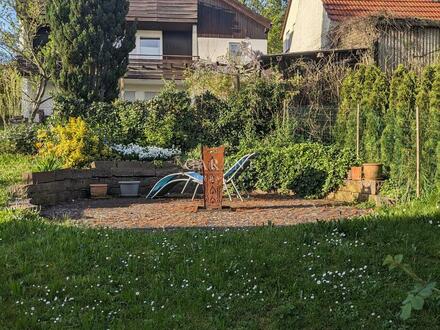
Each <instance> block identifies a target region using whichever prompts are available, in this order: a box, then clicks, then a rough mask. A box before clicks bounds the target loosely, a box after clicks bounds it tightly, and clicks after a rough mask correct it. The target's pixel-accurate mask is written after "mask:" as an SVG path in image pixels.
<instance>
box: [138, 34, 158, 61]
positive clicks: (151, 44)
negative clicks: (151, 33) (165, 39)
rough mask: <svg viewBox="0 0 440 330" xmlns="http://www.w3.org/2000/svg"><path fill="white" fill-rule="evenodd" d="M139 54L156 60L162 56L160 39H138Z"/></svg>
mask: <svg viewBox="0 0 440 330" xmlns="http://www.w3.org/2000/svg"><path fill="white" fill-rule="evenodd" d="M140 54H141V55H147V56H151V58H153V59H154V58H157V59H158V58H159V57H160V55H162V54H161V41H160V38H140Z"/></svg>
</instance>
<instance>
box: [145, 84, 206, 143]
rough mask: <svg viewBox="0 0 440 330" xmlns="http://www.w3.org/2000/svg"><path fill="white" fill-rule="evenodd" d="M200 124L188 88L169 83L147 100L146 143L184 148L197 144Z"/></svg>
mask: <svg viewBox="0 0 440 330" xmlns="http://www.w3.org/2000/svg"><path fill="white" fill-rule="evenodd" d="M199 130H200V127H199V125H198V122H197V118H196V114H195V111H194V108H193V107H192V106H191V99H190V97H189V95H188V93H187V92H185V91H181V90H178V89H177V88H175V86H174V85H173V84H167V85H166V86H165V88H164V89H163V90H162V92H161V93H160V94H159V95H158V96H157V97H155V98H154V99H152V100H151V101H150V102H149V104H148V116H147V120H146V125H145V131H144V138H145V140H144V145H145V146H148V145H154V146H158V147H162V148H172V147H174V146H176V147H179V148H180V149H181V150H182V151H186V150H190V149H192V148H194V146H196V145H197V142H198V141H197V134H198V131H199Z"/></svg>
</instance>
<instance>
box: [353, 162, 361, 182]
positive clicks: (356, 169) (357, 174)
mask: <svg viewBox="0 0 440 330" xmlns="http://www.w3.org/2000/svg"><path fill="white" fill-rule="evenodd" d="M351 179H352V180H354V181H361V180H362V167H361V166H353V167H352V168H351Z"/></svg>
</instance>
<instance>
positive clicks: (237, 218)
mask: <svg viewBox="0 0 440 330" xmlns="http://www.w3.org/2000/svg"><path fill="white" fill-rule="evenodd" d="M225 204H226V205H228V206H230V207H232V211H231V210H229V211H214V212H206V211H199V212H195V209H197V206H198V205H202V202H201V201H195V202H192V201H191V200H188V199H158V200H153V201H151V200H146V199H144V198H142V199H108V200H82V201H77V202H74V203H71V204H64V205H58V206H54V207H51V208H48V209H46V210H43V212H42V213H43V215H44V216H46V217H49V218H52V219H60V218H64V219H65V218H68V219H72V221H74V222H75V223H78V224H83V225H87V226H92V227H110V228H138V229H154V228H156V229H158V228H159V229H162V228H197V227H209V228H211V227H253V226H265V225H269V224H273V225H276V226H288V225H295V224H299V223H310V222H316V221H331V220H337V219H341V218H352V217H356V216H361V215H365V214H367V213H368V212H369V211H368V210H366V209H359V208H356V207H354V206H349V205H344V204H341V203H335V202H332V201H328V200H304V199H297V198H292V197H282V196H269V195H264V196H253V197H251V198H250V199H247V200H245V201H244V202H240V201H237V200H234V201H233V202H232V203H231V202H229V201H227V202H225Z"/></svg>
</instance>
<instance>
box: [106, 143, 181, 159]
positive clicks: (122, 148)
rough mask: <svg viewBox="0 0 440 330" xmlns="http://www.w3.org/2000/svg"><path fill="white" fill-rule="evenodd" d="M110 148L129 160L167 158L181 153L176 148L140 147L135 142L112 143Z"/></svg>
mask: <svg viewBox="0 0 440 330" xmlns="http://www.w3.org/2000/svg"><path fill="white" fill-rule="evenodd" d="M111 148H112V150H113V151H115V152H116V153H118V154H119V155H120V156H121V157H123V158H124V159H131V160H168V159H171V158H173V157H175V156H178V155H180V154H181V152H180V150H178V149H164V148H159V147H154V146H151V147H141V146H139V145H137V144H133V143H132V144H129V145H123V144H114V145H112V146H111Z"/></svg>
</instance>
